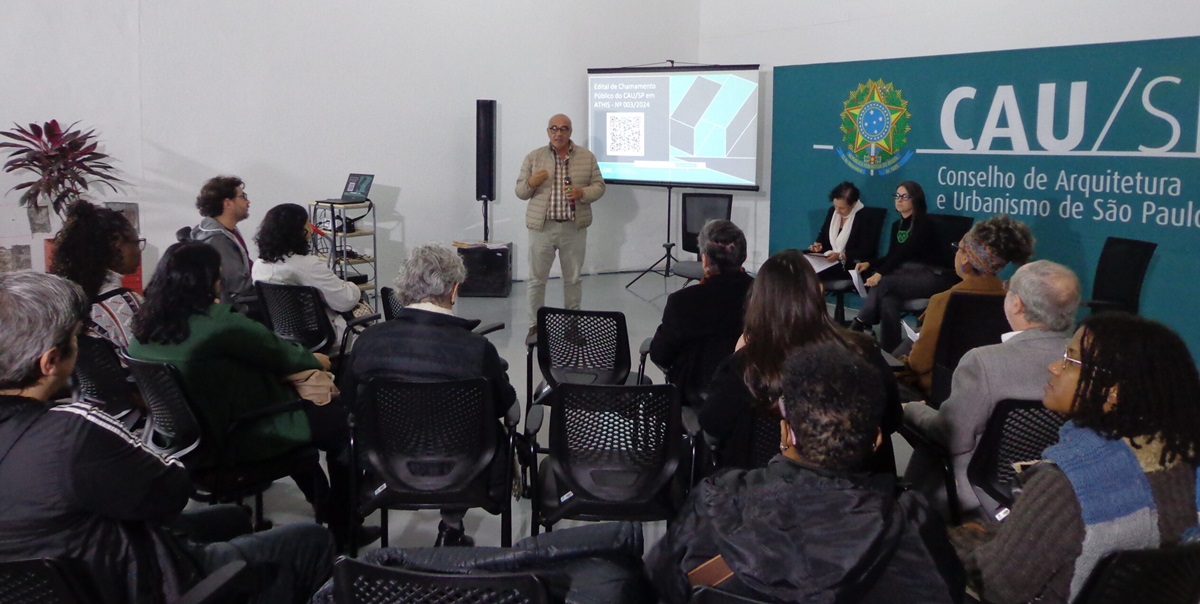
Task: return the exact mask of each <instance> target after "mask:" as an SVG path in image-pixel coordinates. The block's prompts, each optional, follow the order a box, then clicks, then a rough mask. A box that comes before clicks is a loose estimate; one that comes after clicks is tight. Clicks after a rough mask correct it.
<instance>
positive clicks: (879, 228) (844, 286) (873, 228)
mask: <svg viewBox="0 0 1200 604" xmlns="http://www.w3.org/2000/svg"><path fill="white" fill-rule="evenodd" d="M887 215H888V211H887V208H868V207H864V208H863V209H861V210H859V211H858V214H856V215H855V216H854V228H855V229H863V236H864V237H866V239H867V241H870V242H872V243H873V244H874V247H873V248H871V257H872V258H873V257H876V256H878V255H879V238H880V237H882V236H883V225H884V223H885V222H887ZM849 260H867V258H850V259H848V261H849ZM848 268H854V266H853V265H851V266H849V267H848ZM822 285H823V286H824V287H825V293H826V294H827V295H833V298H834V309H833V318H834V319H836V320H837V321H838V322H841V323H845V322H846V294H848V293H852V292H854V291H855V290H854V282H853V281H851V280H849V279H837V280H830V281H823V282H822Z"/></svg>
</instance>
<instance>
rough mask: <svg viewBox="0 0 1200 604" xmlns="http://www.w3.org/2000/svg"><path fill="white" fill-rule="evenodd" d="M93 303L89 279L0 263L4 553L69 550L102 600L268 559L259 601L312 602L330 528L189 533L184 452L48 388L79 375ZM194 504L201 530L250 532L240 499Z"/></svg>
mask: <svg viewBox="0 0 1200 604" xmlns="http://www.w3.org/2000/svg"><path fill="white" fill-rule="evenodd" d="M214 254H215V253H214ZM88 312H89V305H88V300H87V298H86V297H85V296H84V293H83V290H82V289H81V288H80V287H79V286H78V285H75V284H74V283H72V282H70V281H67V280H66V279H63V278H62V277H58V276H55V275H46V274H41V273H31V272H30V273H16V274H9V275H0V524H3V525H4V530H0V561H14V560H28V559H35V558H70V559H71V560H72V562H75V563H78V564H79V565H81V566H82V567H83V568H85V569H86V570H87V574H88V575H89V576H90V579H91V581H92V582H93V583H94V585H95V587H96V589H97V590H98V591H99V593H100V596H101V599H102V600H103V601H104V602H174V601H176V600H178V599H179V597H180V594H182V593H183V592H184V591H185V590H187V589H189V588H190V587H191V586H193V585H194V584H195V583H196V582H197V581H199V579H200V578H201V577H202V576H203V575H206V574H209V573H212V572H214V571H215V570H216V569H218V568H220V567H221V566H223V565H225V564H227V563H229V562H233V561H235V560H241V561H245V562H248V563H269V564H271V565H272V566H273V567H275V568H278V569H279V572H278V573H277V579H276V580H275V581H274V582H273V584H271V585H267V586H264V593H261V594H260V596H259V598H260V599H258V600H256V601H260V602H307V601H308V599H309V597H310V595H311V594H312V592H313V591H315V590H316V588H317V587H318V586H319V585H320V584H321V582H322V581H323V580H324V578H325V577H326V576H328V574H329V568H330V565H331V564H332V562H333V555H332V554H333V547H332V545H333V544H332V540H331V539H330V537H329V533H328V532H327V531H325V529H323V528H321V527H319V526H316V525H313V524H297V525H290V526H286V527H278V528H275V529H272V530H269V531H264V532H260V533H255V534H245V535H241V536H238V537H235V538H233V540H232V541H229V542H219V543H209V544H205V545H200V544H197V543H194V542H191V541H186V540H183V539H180V538H179V537H178V536H177V534H178V533H177V532H176V531H174V530H171V529H169V528H168V527H167V522H169V521H172V520H173V519H175V518H176V517H177V516H179V515H180V512H181V510H183V507H184V505H185V504H187V501H188V495H189V494H190V493H191V492H192V481H191V477H190V476H189V474H188V471H187V470H186V469H185V468H184V467H183V464H182V463H181V462H180V461H179V460H178V459H175V458H174V457H173V456H168V455H160V454H158V453H154V452H152V451H150V450H149V449H147V448H146V447H145V446H144V445H142V443H141V441H140V440H139V439H138V438H137V437H136V436H134V435H133V434H130V433H129V432H127V431H126V430H125V428H124V426H122V425H121V423H120V422H119V421H117V420H116V419H113V418H112V417H111V416H109V415H107V414H105V413H104V412H102V411H100V410H99V409H97V408H95V407H93V406H91V405H89V404H87V403H84V402H76V403H67V404H54V403H53V402H52V401H51V400H50V399H51V398H52V397H53V395H54V394H55V393H56V392H58V391H60V390H61V389H62V388H63V386H65V385H66V383H67V379H68V378H69V377H70V376H71V370H72V368H73V367H74V365H75V359H76V356H77V352H78V348H77V345H76V334H77V333H78V332H79V329H80V326H81V325H82V323H83V319H84V318H85V317H87V315H88ZM184 515H185V516H191V518H189V519H188V520H189V522H188V523H187V525H188V526H189V527H190V528H192V529H195V530H198V531H205V530H209V531H211V530H212V529H213V528H214V527H215V526H220V527H222V529H224V532H222V533H221V534H228V529H231V528H233V527H237V526H239V525H240V526H243V527H244V529H245V531H246V532H247V533H249V531H250V517H249V515H248V514H247V513H246V512H245V511H243V510H242V509H241V508H239V507H237V506H214V507H211V508H207V509H206V511H205V513H203V514H195V515H193V513H191V512H184ZM177 526H178V527H182V526H184V525H183V524H182V523H181V524H179V525H177Z"/></svg>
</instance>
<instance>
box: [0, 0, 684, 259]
mask: <svg viewBox="0 0 1200 604" xmlns="http://www.w3.org/2000/svg"><path fill="white" fill-rule="evenodd" d="M105 4H106V5H115V6H106V8H105V10H104V11H101V10H100V9H99V8H91V4H90V3H88V2H86V1H85V0H70V1H66V2H59V3H54V5H53V6H51V5H50V4H46V3H38V2H35V1H33V0H8V1H7V2H5V5H4V8H2V9H0V11H3V14H0V17H3V18H2V19H0V22H3V23H4V24H5V25H3V26H2V27H4V30H2V31H3V32H4V33H5V34H6V35H5V36H4V39H3V40H0V44H3V46H2V47H0V48H2V49H5V50H7V51H9V53H12V52H18V53H19V54H21V55H23V56H28V60H29V62H30V63H29V65H28V66H24V65H16V64H13V63H12V62H9V61H6V62H5V65H4V66H3V67H0V70H2V71H0V81H5V82H8V83H11V82H25V81H28V80H32V79H34V78H35V76H37V75H38V74H42V73H45V72H47V71H49V72H53V73H57V74H61V75H69V74H76V73H82V74H87V75H88V77H87V78H86V79H87V80H88V81H87V82H86V85H81V86H78V87H76V88H74V89H62V88H65V86H64V85H61V84H59V85H56V87H43V86H29V87H27V88H16V89H14V88H10V87H6V88H8V94H6V95H3V96H4V97H7V98H4V99H0V124H6V123H8V122H11V121H14V120H15V121H21V122H26V121H30V120H35V119H36V120H40V119H47V118H49V117H51V116H68V117H69V116H79V117H82V118H84V119H85V120H86V123H87V124H89V125H94V126H96V127H98V128H100V130H101V131H102V134H103V136H104V140H105V141H106V142H107V143H108V145H107V146H108V149H109V150H110V151H111V152H112V153H113V155H115V156H118V157H120V158H121V160H122V163H121V167H122V169H124V170H125V172H126V176H127V177H128V180H129V181H130V184H131V186H130V187H128V188H127V191H126V195H124V196H123V197H122V198H124V199H132V200H134V201H138V202H140V203H141V204H142V227H143V232H144V233H145V234H146V235H147V236H148V237H149V238H150V244H151V247H152V248H155V249H154V250H152V253H151V254H149V255H148V257H147V262H152V261H153V260H155V259H156V258H157V252H158V251H159V250H161V249H162V248H164V247H165V246H166V245H168V244H170V243H171V242H172V237H173V233H174V231H175V230H176V229H177V228H178V227H179V226H182V225H184V224H194V223H195V222H196V221H197V216H196V211H195V209H194V207H193V205H192V203H193V200H194V198H195V195H196V193H197V191H198V190H199V187H200V185H201V184H202V183H203V182H204V181H205V180H206V179H207V178H209V177H211V176H214V175H216V174H222V173H228V174H236V175H238V176H240V177H242V178H243V179H244V180H246V182H247V193H248V194H249V196H250V198H251V199H252V204H251V219H250V220H249V221H248V222H247V223H246V224H244V225H243V230H244V231H245V232H248V233H253V231H254V229H255V228H256V227H257V224H258V221H259V219H260V218H261V216H262V214H263V213H264V212H265V211H266V210H267V209H268V208H269V207H271V206H273V205H276V204H278V203H283V202H297V203H303V202H304V201H307V200H311V199H321V198H325V197H331V196H335V195H336V194H337V193H338V191H339V189H340V187H341V185H342V183H343V181H344V179H345V175H346V173H348V172H351V171H364V172H370V173H374V174H376V175H377V178H376V181H375V188H374V189H373V190H372V198H373V199H375V201H376V202H377V204H378V205H379V220H380V228H381V229H383V230H384V231H385V232H384V233H383V234H381V248H382V249H381V250H379V255H380V258H381V260H382V263H383V267H382V268H383V271H382V272H383V273H384V275H388V274H393V273H394V271H395V268H396V266H397V262H398V260H399V259H400V258H401V257H402V256H403V254H404V253H405V252H406V251H407V248H408V247H411V246H412V245H414V244H419V243H424V242H426V241H449V240H452V239H460V238H469V239H479V238H482V235H483V229H482V219H481V216H480V204H479V203H478V202H476V201H475V185H474V182H475V168H474V162H475V100H476V99H480V98H487V99H495V100H497V101H498V104H499V107H498V109H499V110H498V113H499V120H498V122H499V124H498V145H497V154H498V158H497V167H498V179H497V193H498V197H499V198H500V202H499V203H498V204H496V205H494V206H493V212H494V223H493V226H494V229H493V238H495V239H511V240H514V241H516V243H517V247H518V251H517V262H516V267H517V274H518V276H519V277H522V278H523V277H524V276H525V274H526V272H527V268H526V257H525V254H524V244H525V240H526V229H525V227H524V203H523V202H521V201H520V200H517V199H516V198H515V196H514V195H513V193H512V187H513V184H514V182H515V181H516V176H517V171H518V169H519V167H520V162H521V159H522V158H523V157H524V155H525V153H527V152H528V151H529V150H530V149H532V148H534V147H536V146H538V145H542V144H546V138H545V136H546V135H545V124H546V120H547V119H548V118H549V117H550V116H551V115H552V114H554V113H557V112H565V113H567V114H569V115H572V116H573V117H575V120H576V123H577V124H576V125H577V127H578V128H579V129H580V130H582V129H583V127H584V126H585V125H586V123H585V119H586V118H585V113H586V111H585V109H586V105H585V103H586V100H585V97H584V94H585V82H586V70H587V68H589V67H614V66H623V65H633V64H640V63H647V62H653V61H661V60H665V59H676V60H680V61H694V60H695V58H696V57H695V55H696V52H697V47H698V45H697V32H698V31H699V24H698V19H699V8H698V4H697V2H696V0H678V1H671V2H662V3H642V2H636V1H634V0H614V1H609V2H604V3H591V4H584V3H562V2H552V1H549V0H519V1H512V2H472V3H469V6H468V3H461V2H460V3H449V2H391V1H383V0H374V1H363V2H353V3H337V4H335V3H329V2H323V1H316V0H299V1H292V2H287V3H246V2H238V1H235V0H203V1H201V0H189V1H177V2H139V1H136V0H125V1H123V2H108V3H105ZM89 13H95V14H89ZM110 13H112V14H110ZM64 15H65V16H66V17H67V18H66V19H65V22H62V21H63V20H62V19H60V17H61V16H64ZM631 15H632V16H634V18H630V16H631ZM117 16H120V17H121V18H120V19H118V18H117ZM113 21H118V23H115V24H114V23H112V22H113ZM47 22H53V23H55V25H56V27H59V28H60V29H61V30H63V31H65V32H66V33H69V34H70V35H72V36H74V35H80V36H83V37H84V38H85V39H86V40H87V41H88V44H87V47H86V49H84V50H82V51H81V50H80V49H79V48H77V47H72V48H70V49H67V48H62V47H61V46H59V45H60V44H61V41H55V40H50V39H48V38H47V36H46V32H45V31H43V30H41V29H39V28H38V27H39V25H41V24H45V23H47ZM30 43H34V44H35V45H36V46H38V47H39V50H40V48H41V47H45V48H49V49H52V52H48V53H40V52H39V53H29V54H28V55H25V53H24V51H22V50H21V49H22V48H23V47H25V46H26V45H28V44H30ZM93 48H97V49H98V50H96V51H93V50H92V49H93ZM7 56H12V55H11V54H8V55H7ZM93 71H94V72H95V73H94V74H93V73H92V72H93ZM60 89H62V90H60ZM14 90H16V91H19V92H16V93H15V94H14ZM13 97H19V98H18V99H16V101H14V99H13ZM60 97H68V99H69V102H68V99H63V98H60ZM13 182H15V180H14V179H12V178H11V177H9V178H7V179H3V180H0V185H3V186H4V189H6V190H7V189H8V188H9V187H11V186H12V183H13ZM664 199H665V193H664V192H663V191H662V190H660V189H640V188H631V187H623V186H612V187H610V188H609V191H608V193H607V195H605V197H604V199H603V200H601V202H599V204H598V205H597V207H596V222H595V224H594V225H593V227H592V229H591V230H590V231H589V232H590V237H589V239H590V240H591V245H589V253H588V258H587V264H586V266H585V270H587V271H589V272H593V271H612V270H619V269H625V268H634V267H640V266H643V265H646V264H649V263H650V262H651V261H653V259H654V258H656V257H657V256H658V254H660V253H661V252H662V249H661V247H659V245H658V243H659V242H660V241H661V239H662V231H663V221H664V219H665V211H664V207H663V201H664ZM0 216H2V217H3V221H4V222H5V223H14V224H18V225H20V226H22V227H23V228H25V229H26V232H27V226H25V218H24V214H23V213H19V212H17V211H16V208H15V197H13V196H9V197H8V198H7V199H4V200H3V201H0ZM18 230H19V229H18ZM39 239H40V238H39ZM0 245H4V243H2V242H0ZM35 265H36V263H35Z"/></svg>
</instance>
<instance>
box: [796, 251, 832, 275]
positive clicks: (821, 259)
mask: <svg viewBox="0 0 1200 604" xmlns="http://www.w3.org/2000/svg"><path fill="white" fill-rule="evenodd" d="M804 258H805V259H806V260H808V263H809V264H811V265H812V267H813V270H814V271H816V272H818V273H819V272H821V271H823V270H825V269H827V268H829V267H831V266H836V265H838V264H841V263H840V262H838V261H837V260H826V259H825V256H824V255H822V254H804Z"/></svg>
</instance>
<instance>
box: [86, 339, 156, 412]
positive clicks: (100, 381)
mask: <svg viewBox="0 0 1200 604" xmlns="http://www.w3.org/2000/svg"><path fill="white" fill-rule="evenodd" d="M71 375H72V376H73V377H74V378H75V384H76V385H77V386H78V387H79V393H80V394H81V395H82V396H83V397H84V398H85V399H86V400H88V401H91V402H94V403H99V404H101V405H102V406H101V408H102V409H103V410H104V412H105V413H107V414H109V415H111V416H113V417H115V418H117V419H119V420H121V423H123V424H125V427H127V428H132V427H134V425H135V424H136V423H137V421H138V420H140V419H141V411H140V410H139V408H140V406H141V405H140V403H139V401H138V394H137V386H135V385H134V383H133V382H132V381H130V379H129V372H128V371H127V370H126V369H125V368H124V367H122V366H121V361H120V359H119V358H118V357H117V350H116V349H115V348H113V345H112V344H110V343H109V342H108V340H105V339H104V338H98V337H96V336H89V335H86V334H79V354H78V355H77V356H76V359H75V369H74V371H72V374H71Z"/></svg>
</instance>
